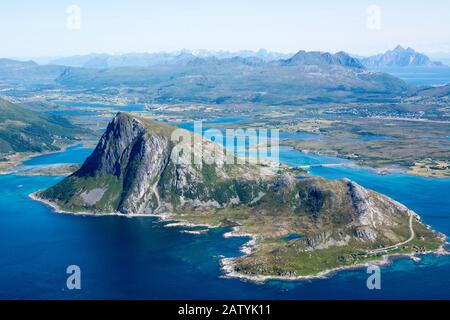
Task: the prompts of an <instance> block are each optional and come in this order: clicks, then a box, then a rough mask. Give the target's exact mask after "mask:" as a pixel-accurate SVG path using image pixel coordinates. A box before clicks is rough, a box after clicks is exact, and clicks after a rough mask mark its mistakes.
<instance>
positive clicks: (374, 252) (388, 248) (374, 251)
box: [368, 213, 415, 254]
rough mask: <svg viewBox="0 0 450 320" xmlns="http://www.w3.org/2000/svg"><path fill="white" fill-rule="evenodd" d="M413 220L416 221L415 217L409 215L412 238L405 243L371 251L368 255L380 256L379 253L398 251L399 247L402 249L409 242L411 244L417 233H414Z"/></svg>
mask: <svg viewBox="0 0 450 320" xmlns="http://www.w3.org/2000/svg"><path fill="white" fill-rule="evenodd" d="M413 219H414V215H413V214H412V213H409V230H410V231H411V236H410V237H409V238H408V240H405V241H403V242H400V243H397V244H394V245H392V246H389V247H384V248H379V249H375V250H371V251H369V252H368V253H369V254H378V253H382V252H386V251H388V250H392V249H397V248H398V247H401V246H403V245H405V244H407V243H408V242H410V241H411V240H412V239H414V236H415V233H414V229H413V226H412V224H413Z"/></svg>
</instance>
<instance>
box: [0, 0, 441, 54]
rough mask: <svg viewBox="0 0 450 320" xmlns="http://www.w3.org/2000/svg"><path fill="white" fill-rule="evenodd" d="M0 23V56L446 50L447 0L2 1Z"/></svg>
mask: <svg viewBox="0 0 450 320" xmlns="http://www.w3.org/2000/svg"><path fill="white" fill-rule="evenodd" d="M5 2H6V3H5ZM70 5H76V7H75V11H73V10H72V11H71V13H67V9H68V7H69V6H70ZM373 5H375V7H374V6H373ZM370 6H371V7H370ZM76 8H79V9H80V10H81V13H80V20H79V22H80V23H79V27H80V28H78V20H77V12H76ZM69 11H70V10H69ZM0 30H1V39H2V40H1V42H2V45H1V46H0V57H37V56H61V55H72V54H86V53H92V52H97V53H102V52H107V53H123V52H144V51H147V52H154V51H162V50H167V51H170V50H177V49H182V48H187V49H192V50H195V49H210V50H231V51H236V50H241V49H251V50H257V49H259V48H266V49H268V50H271V51H280V52H296V51H298V50H300V49H305V50H322V51H330V52H336V51H340V50H343V51H347V52H350V53H354V54H364V55H366V54H373V53H378V52H381V51H385V50H387V49H390V48H392V47H394V46H395V45H397V44H402V45H404V46H411V47H413V48H415V49H417V50H419V51H422V52H426V53H450V1H448V0H427V1H424V0H395V1H393V0H373V1H365V0H347V1H345V0H344V1H335V0H334V1H332V0H322V1H313V0H309V1H302V0H275V1H266V0H254V1H253V0H247V1H245V0H240V1H238V0H221V1H215V0H208V1H206V0H184V1H182V0H160V1H155V0H146V1H144V0H126V1H120V0H117V1H116V0H115V1H102V0H96V1H95V0H90V1H87V0H86V1H85V0H72V1H65V0H54V1H51V0H40V1H35V0H33V1H32V0H28V1H27V0H14V1H13V0H2V1H1V4H0Z"/></svg>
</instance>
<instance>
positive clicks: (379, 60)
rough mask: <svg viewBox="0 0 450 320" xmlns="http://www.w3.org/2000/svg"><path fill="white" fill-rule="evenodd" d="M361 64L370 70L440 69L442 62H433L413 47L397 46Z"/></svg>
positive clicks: (364, 60)
mask: <svg viewBox="0 0 450 320" xmlns="http://www.w3.org/2000/svg"><path fill="white" fill-rule="evenodd" d="M361 62H362V63H363V64H364V65H365V66H366V67H368V68H378V67H439V66H443V64H442V62H434V61H431V59H430V58H429V57H427V56H426V55H425V54H422V53H419V52H417V51H415V50H414V49H413V48H411V47H407V48H405V47H403V46H401V45H397V46H396V47H395V48H394V49H393V50H388V51H386V52H385V53H383V54H377V55H375V56H371V57H368V58H364V59H362V60H361Z"/></svg>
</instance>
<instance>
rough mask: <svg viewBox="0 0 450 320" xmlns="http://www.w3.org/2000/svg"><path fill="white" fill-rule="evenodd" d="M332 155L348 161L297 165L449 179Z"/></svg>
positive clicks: (309, 152) (406, 168)
mask: <svg viewBox="0 0 450 320" xmlns="http://www.w3.org/2000/svg"><path fill="white" fill-rule="evenodd" d="M281 146H284V147H288V148H292V149H293V150H296V151H298V152H301V153H305V152H304V150H301V149H297V148H295V147H293V146H291V145H280V147H281ZM308 154H313V155H316V156H328V155H326V154H321V153H319V152H314V151H308ZM330 156H332V157H336V158H339V159H342V160H347V161H348V162H343V163H336V164H331V165H330V164H326V163H324V164H317V165H305V166H301V165H300V166H298V167H300V168H303V169H305V170H308V169H309V168H310V167H330V166H332V167H347V168H354V169H363V170H367V171H370V172H374V173H375V174H378V175H381V176H383V175H389V174H403V175H407V176H414V177H422V178H433V179H450V177H449V176H445V175H433V174H431V173H430V174H421V173H418V172H414V171H413V170H412V168H411V167H401V166H397V165H394V164H393V165H388V166H382V167H373V166H369V165H364V164H359V163H357V162H355V161H354V160H352V159H348V158H345V157H343V156H342V155H339V154H338V155H330Z"/></svg>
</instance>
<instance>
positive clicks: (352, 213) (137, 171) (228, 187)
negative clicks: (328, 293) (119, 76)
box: [36, 113, 442, 275]
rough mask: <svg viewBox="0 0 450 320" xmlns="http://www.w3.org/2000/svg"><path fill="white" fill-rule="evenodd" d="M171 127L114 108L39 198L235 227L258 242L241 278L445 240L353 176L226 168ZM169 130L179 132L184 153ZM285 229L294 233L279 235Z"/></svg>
mask: <svg viewBox="0 0 450 320" xmlns="http://www.w3.org/2000/svg"><path fill="white" fill-rule="evenodd" d="M175 129H176V128H175V127H172V126H169V125H166V124H162V123H155V122H149V121H146V120H144V119H141V118H136V117H132V116H130V115H127V114H123V113H119V114H118V115H117V116H116V117H115V118H114V119H113V120H112V122H111V123H110V124H109V125H108V128H107V130H106V132H105V133H104V135H103V136H102V138H101V139H100V141H99V143H98V145H97V147H96V148H95V150H94V152H93V153H92V155H91V156H90V157H89V158H88V159H87V160H86V162H85V163H84V164H83V165H82V167H81V168H80V169H79V170H78V171H76V172H75V173H74V174H72V175H71V176H69V177H67V178H66V179H64V180H63V181H61V182H60V183H58V184H56V185H55V186H53V187H51V188H49V189H47V190H44V191H42V192H39V193H38V194H37V195H36V197H37V198H40V199H42V200H43V201H45V202H46V203H49V204H51V205H53V206H55V207H58V208H59V209H60V210H64V211H68V212H90V213H93V214H105V213H111V212H116V213H119V214H130V215H135V214H156V215H163V214H167V213H170V214H171V215H172V218H174V219H176V220H187V221H190V222H194V223H207V224H209V225H223V226H230V225H231V226H239V228H240V230H241V231H242V232H243V233H245V234H251V235H253V236H254V237H255V239H257V241H256V243H255V245H256V247H255V248H254V252H253V253H252V254H250V255H248V256H246V257H244V258H239V259H237V260H236V261H235V264H234V266H233V270H234V271H233V272H240V273H245V274H248V275H252V274H253V275H254V274H257V275H258V274H267V275H280V274H281V275H301V274H309V273H310V272H313V273H315V272H320V271H323V269H324V268H325V269H327V268H329V267H333V266H334V265H337V266H339V265H346V264H354V263H358V262H361V261H366V260H370V259H373V254H372V250H379V249H380V248H382V247H387V246H393V247H395V248H396V249H397V251H398V250H400V251H402V252H403V251H406V252H411V251H413V247H412V245H414V246H421V247H425V246H426V247H427V248H434V249H436V248H438V247H439V246H440V245H441V243H442V240H441V239H440V237H439V235H438V234H437V233H435V232H433V231H432V230H430V229H428V228H427V227H426V226H424V225H423V224H422V223H421V222H420V221H419V218H418V216H417V215H416V214H415V213H414V212H412V211H411V210H409V209H408V208H406V207H405V206H403V205H401V204H399V203H397V202H396V201H394V200H392V199H390V198H388V197H386V196H384V195H381V194H379V193H376V192H374V191H371V190H367V189H364V188H363V187H361V186H360V185H358V184H357V183H355V182H353V181H350V180H348V179H341V180H326V179H323V178H318V177H309V178H300V179H298V178H296V177H295V175H294V174H293V171H292V170H291V169H289V168H286V167H277V166H272V165H270V163H261V164H258V165H256V164H249V163H246V164H229V163H228V162H225V161H223V159H224V158H223V157H217V155H219V154H221V153H224V152H225V151H224V149H223V147H222V146H219V145H218V144H215V143H212V142H210V141H209V140H205V139H203V138H202V137H199V136H193V133H191V132H189V131H185V130H181V129H178V130H179V131H178V130H177V131H175ZM174 132H176V134H177V137H178V138H179V137H180V136H182V137H184V138H183V139H182V142H180V143H181V146H183V148H181V149H180V144H179V143H178V142H177V143H175V142H174V141H180V140H178V138H177V139H175V140H174V139H172V135H173V134H174ZM186 137H187V138H188V139H185V138H186ZM192 140H193V141H194V142H192ZM187 146H188V147H190V148H191V150H195V152H194V156H195V154H198V152H199V150H201V149H203V152H204V154H208V155H216V157H215V158H214V160H215V161H210V160H211V159H212V158H208V157H206V158H205V159H204V161H200V162H198V163H196V162H193V159H192V157H191V154H190V153H187V152H180V150H188V149H186V147H187ZM412 228H414V231H411V230H412ZM289 234H300V235H301V237H300V238H299V239H297V240H295V241H293V242H291V241H289V242H288V241H285V240H282V237H283V236H287V235H289ZM415 235H417V237H415ZM399 243H401V244H402V245H403V246H400V245H397V244H399ZM407 243H408V245H407ZM397 246H398V247H397ZM386 250H387V249H386ZM305 254H306V255H309V256H310V258H311V257H312V258H311V259H304V257H303V256H304V255H305ZM315 255H317V256H315ZM313 256H314V257H313ZM293 261H294V263H293ZM308 261H309V264H308V266H305V263H307V262H308ZM318 263H319V264H318ZM311 268H312V269H311ZM311 270H312V271H311Z"/></svg>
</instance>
